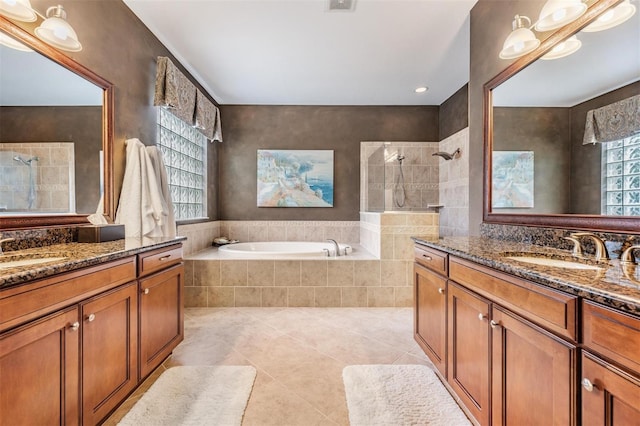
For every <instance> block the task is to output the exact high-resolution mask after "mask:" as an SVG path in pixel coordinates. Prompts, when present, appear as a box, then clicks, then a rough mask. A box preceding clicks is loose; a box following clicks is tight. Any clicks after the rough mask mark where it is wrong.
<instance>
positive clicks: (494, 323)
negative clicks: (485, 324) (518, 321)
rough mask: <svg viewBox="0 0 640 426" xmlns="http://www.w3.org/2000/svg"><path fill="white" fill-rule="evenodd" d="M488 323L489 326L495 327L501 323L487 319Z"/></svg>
mask: <svg viewBox="0 0 640 426" xmlns="http://www.w3.org/2000/svg"><path fill="white" fill-rule="evenodd" d="M489 325H490V326H491V328H496V327H500V326H501V325H502V324H500V323H499V322H495V321H494V320H491V321H489Z"/></svg>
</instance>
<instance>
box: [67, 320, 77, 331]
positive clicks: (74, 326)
mask: <svg viewBox="0 0 640 426" xmlns="http://www.w3.org/2000/svg"><path fill="white" fill-rule="evenodd" d="M69 328H70V329H71V330H73V331H78V329H79V328H80V323H79V322H78V321H76V322H74V323H73V324H71V325H70V326H69Z"/></svg>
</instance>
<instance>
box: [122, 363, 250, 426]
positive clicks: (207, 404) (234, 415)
mask: <svg viewBox="0 0 640 426" xmlns="http://www.w3.org/2000/svg"><path fill="white" fill-rule="evenodd" d="M255 378H256V369H255V368H253V367H251V366H214V367H212V366H181V367H173V368H170V369H168V370H167V371H165V372H164V373H162V375H161V376H160V377H159V378H158V380H156V382H155V383H154V384H153V385H152V386H151V388H149V390H148V391H147V392H146V393H145V394H144V395H143V396H142V398H140V400H139V401H138V402H136V404H135V405H134V406H133V408H132V409H131V411H129V412H128V413H127V414H126V415H125V416H124V418H123V419H122V420H121V421H120V423H119V425H122V426H145V425H148V426H165V425H166V426H175V425H199V426H200V425H225V426H226V425H240V424H241V423H242V416H243V415H244V410H245V408H246V407H247V402H248V401H249V395H251V389H252V388H253V382H254V380H255Z"/></svg>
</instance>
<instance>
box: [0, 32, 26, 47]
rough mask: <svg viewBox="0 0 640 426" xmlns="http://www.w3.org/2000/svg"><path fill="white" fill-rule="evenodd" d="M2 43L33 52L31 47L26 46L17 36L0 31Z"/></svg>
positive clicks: (0, 42) (0, 41)
mask: <svg viewBox="0 0 640 426" xmlns="http://www.w3.org/2000/svg"><path fill="white" fill-rule="evenodd" d="M0 44H2V45H3V46H7V47H10V48H11V49H14V50H19V51H21V52H33V50H32V49H31V48H29V47H27V46H25V45H24V44H22V43H20V42H19V41H18V40H16V39H15V38H11V37H9V36H8V35H6V34H4V33H0Z"/></svg>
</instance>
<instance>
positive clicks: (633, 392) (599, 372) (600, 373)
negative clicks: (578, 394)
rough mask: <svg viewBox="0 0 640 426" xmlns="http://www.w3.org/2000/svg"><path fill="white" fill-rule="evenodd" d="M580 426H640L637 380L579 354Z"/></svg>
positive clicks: (639, 385)
mask: <svg viewBox="0 0 640 426" xmlns="http://www.w3.org/2000/svg"><path fill="white" fill-rule="evenodd" d="M582 424H583V425H584V426H596V425H597V426H603V425H607V426H626V425H637V424H640V377H635V376H632V375H630V374H628V373H625V372H623V371H621V370H619V369H617V368H615V367H613V366H612V365H611V364H608V363H606V362H605V361H603V360H601V359H600V358H598V357H597V356H595V355H592V354H590V353H589V352H587V351H584V352H583V353H582Z"/></svg>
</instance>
